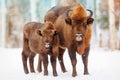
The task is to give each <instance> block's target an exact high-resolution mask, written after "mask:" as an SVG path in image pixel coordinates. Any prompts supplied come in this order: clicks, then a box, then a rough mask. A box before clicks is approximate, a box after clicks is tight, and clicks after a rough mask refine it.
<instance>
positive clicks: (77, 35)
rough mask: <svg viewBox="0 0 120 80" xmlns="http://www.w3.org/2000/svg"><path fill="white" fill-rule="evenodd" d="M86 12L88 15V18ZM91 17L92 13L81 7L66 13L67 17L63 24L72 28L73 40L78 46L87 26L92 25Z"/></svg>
mask: <svg viewBox="0 0 120 80" xmlns="http://www.w3.org/2000/svg"><path fill="white" fill-rule="evenodd" d="M87 11H88V12H89V13H90V14H89V15H88V16H87ZM92 15H93V12H92V11H91V10H88V9H87V10H85V9H84V8H83V7H81V6H78V7H76V8H75V9H73V10H68V11H66V16H67V17H66V19H65V22H66V23H67V24H68V25H70V27H71V28H72V31H73V36H74V39H75V41H76V42H77V43H79V44H80V43H82V40H83V38H84V36H85V33H86V30H87V27H88V25H89V24H92V23H93V21H94V19H93V18H92Z"/></svg>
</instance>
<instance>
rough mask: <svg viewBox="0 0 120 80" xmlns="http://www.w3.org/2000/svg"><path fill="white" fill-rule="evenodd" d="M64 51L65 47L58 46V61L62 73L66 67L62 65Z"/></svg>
mask: <svg viewBox="0 0 120 80" xmlns="http://www.w3.org/2000/svg"><path fill="white" fill-rule="evenodd" d="M64 52H65V49H62V48H59V55H58V60H59V63H60V66H61V69H62V71H63V73H64V72H66V68H65V65H64V62H63V54H64Z"/></svg>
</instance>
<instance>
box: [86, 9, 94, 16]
mask: <svg viewBox="0 0 120 80" xmlns="http://www.w3.org/2000/svg"><path fill="white" fill-rule="evenodd" d="M87 11H89V12H90V16H89V17H92V15H93V12H92V10H90V9H87Z"/></svg>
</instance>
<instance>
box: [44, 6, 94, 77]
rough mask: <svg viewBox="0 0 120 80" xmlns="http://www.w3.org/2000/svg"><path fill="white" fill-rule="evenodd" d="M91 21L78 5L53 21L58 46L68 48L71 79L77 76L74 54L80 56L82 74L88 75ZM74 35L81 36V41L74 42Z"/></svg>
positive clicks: (84, 10) (71, 7)
mask: <svg viewBox="0 0 120 80" xmlns="http://www.w3.org/2000/svg"><path fill="white" fill-rule="evenodd" d="M58 10H59V9H58ZM67 10H71V11H70V12H69V14H68V15H69V17H68V16H66V11H67ZM50 11H51V12H52V11H53V12H54V13H56V14H57V12H55V11H54V9H53V10H52V9H51V10H50ZM46 17H50V15H49V16H48V15H47V16H46ZM88 19H89V20H90V21H89V20H88ZM93 20H94V19H93V18H91V17H88V16H87V11H86V9H85V8H84V7H83V6H82V5H80V4H74V5H72V6H70V7H69V8H68V9H66V10H65V11H64V12H63V13H62V14H60V15H59V16H58V17H57V18H56V20H55V27H56V30H57V31H58V34H59V38H60V45H61V46H62V48H63V47H66V48H68V52H69V56H70V59H71V63H72V66H73V73H72V76H73V77H75V76H76V75H77V72H76V62H77V60H76V52H78V54H81V55H82V60H83V64H84V74H88V69H87V64H88V54H89V50H90V39H91V24H92V23H93ZM46 21H47V20H46ZM76 34H82V41H76V38H75V36H76Z"/></svg>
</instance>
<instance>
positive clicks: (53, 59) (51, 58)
mask: <svg viewBox="0 0 120 80" xmlns="http://www.w3.org/2000/svg"><path fill="white" fill-rule="evenodd" d="M50 60H51V64H52V68H53V76H57V71H56V56H51V57H50Z"/></svg>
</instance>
